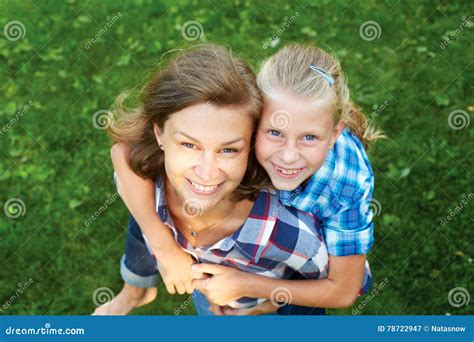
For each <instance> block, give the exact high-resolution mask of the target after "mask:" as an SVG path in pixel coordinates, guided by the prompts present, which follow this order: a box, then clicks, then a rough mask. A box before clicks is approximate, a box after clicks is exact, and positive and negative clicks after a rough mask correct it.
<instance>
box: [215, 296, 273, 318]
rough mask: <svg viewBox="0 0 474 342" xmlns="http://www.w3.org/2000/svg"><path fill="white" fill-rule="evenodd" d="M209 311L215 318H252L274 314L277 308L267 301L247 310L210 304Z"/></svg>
mask: <svg viewBox="0 0 474 342" xmlns="http://www.w3.org/2000/svg"><path fill="white" fill-rule="evenodd" d="M209 310H211V311H212V312H213V313H214V314H215V315H217V316H224V315H225V316H253V315H266V314H269V313H273V312H276V311H277V310H278V307H276V306H275V305H273V304H272V302H271V301H269V300H267V301H265V302H263V303H261V304H258V305H257V306H254V307H253V308H249V309H234V308H231V307H228V306H219V305H216V304H211V306H210V307H209Z"/></svg>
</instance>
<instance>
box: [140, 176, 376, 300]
mask: <svg viewBox="0 0 474 342" xmlns="http://www.w3.org/2000/svg"><path fill="white" fill-rule="evenodd" d="M162 189H164V187H163V179H162V178H161V177H160V178H158V179H157V182H156V211H157V213H158V215H159V216H160V218H161V220H162V221H163V222H164V223H165V224H166V225H167V226H168V227H170V228H171V230H172V231H173V233H174V237H175V240H176V241H177V243H178V244H179V245H180V246H181V248H182V249H183V250H184V251H186V252H188V253H190V254H191V255H193V256H194V258H196V260H198V261H199V262H203V263H212V264H221V265H225V266H230V267H233V268H236V269H238V270H241V271H245V272H251V273H255V274H259V275H263V276H267V277H271V278H280V279H288V278H291V277H292V276H293V275H295V274H300V275H301V276H302V277H303V278H306V279H320V278H326V277H327V275H328V251H327V249H326V245H325V243H324V240H323V236H322V232H321V230H320V228H319V227H318V224H317V221H316V218H315V217H314V215H312V214H310V213H305V212H302V211H300V210H297V209H295V208H293V207H286V206H284V205H283V204H282V203H281V202H280V201H279V199H278V196H277V195H276V193H274V192H270V191H260V192H259V194H258V197H257V199H256V200H255V203H254V205H253V208H252V211H251V213H250V215H249V217H248V218H247V220H246V221H245V222H244V224H243V225H242V226H241V227H240V228H239V229H237V230H236V231H235V232H234V233H233V234H232V235H230V236H228V237H226V238H224V239H222V240H220V241H218V242H216V243H215V244H213V245H211V246H205V247H198V248H194V247H193V246H192V245H191V244H190V243H189V241H187V240H186V238H185V237H184V236H183V235H182V234H181V232H180V231H179V230H178V229H176V227H175V225H174V223H173V220H172V218H171V215H170V214H169V211H168V208H167V204H166V198H165V194H164V191H162ZM145 241H147V240H146V237H145ZM367 271H368V269H367ZM369 283H370V272H366V277H365V280H364V286H363V287H367V286H369ZM263 301H265V299H255V298H241V299H239V300H238V301H237V302H234V303H232V305H231V306H233V307H235V308H248V307H252V306H255V305H257V304H259V303H262V302H263Z"/></svg>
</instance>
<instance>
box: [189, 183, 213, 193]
mask: <svg viewBox="0 0 474 342" xmlns="http://www.w3.org/2000/svg"><path fill="white" fill-rule="evenodd" d="M190 182H191V184H192V185H193V187H194V188H195V189H197V190H199V191H201V192H213V191H214V190H216V189H217V187H218V186H219V185H211V186H206V185H201V184H198V183H195V182H193V181H190Z"/></svg>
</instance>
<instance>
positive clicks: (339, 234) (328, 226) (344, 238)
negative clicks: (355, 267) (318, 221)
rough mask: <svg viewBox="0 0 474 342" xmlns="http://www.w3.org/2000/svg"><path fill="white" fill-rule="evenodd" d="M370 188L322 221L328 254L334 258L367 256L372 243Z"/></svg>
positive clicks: (372, 226)
mask: <svg viewBox="0 0 474 342" xmlns="http://www.w3.org/2000/svg"><path fill="white" fill-rule="evenodd" d="M371 200H372V187H371V186H370V185H369V186H368V187H367V188H366V189H365V191H364V193H363V194H362V196H360V197H359V198H358V199H357V200H355V201H354V202H352V203H350V204H345V205H341V206H340V207H339V208H338V210H337V212H336V213H334V214H333V215H329V216H327V217H326V218H325V219H324V220H323V221H322V228H323V233H324V240H325V241H326V245H327V248H328V252H329V254H331V255H334V256H347V255H357V254H367V253H368V252H369V251H370V248H371V247H372V245H373V243H374V237H373V235H374V225H373V223H372V218H373V212H372V210H371V205H370V204H371Z"/></svg>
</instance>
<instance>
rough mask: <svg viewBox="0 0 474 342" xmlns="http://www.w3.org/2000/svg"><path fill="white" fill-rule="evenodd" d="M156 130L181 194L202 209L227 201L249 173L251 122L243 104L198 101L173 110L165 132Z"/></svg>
mask: <svg viewBox="0 0 474 342" xmlns="http://www.w3.org/2000/svg"><path fill="white" fill-rule="evenodd" d="M155 134H156V137H157V140H158V143H161V144H162V145H163V149H164V156H165V169H166V175H167V177H168V180H169V182H170V184H171V186H172V188H173V189H174V192H175V194H176V195H177V198H178V199H179V200H180V201H182V202H184V203H186V202H187V203H189V204H192V203H194V205H195V206H197V207H198V208H199V210H202V211H208V210H210V209H212V208H214V207H216V206H217V204H219V203H220V202H221V201H223V200H227V199H229V198H230V197H231V195H232V193H233V192H234V190H235V189H236V188H237V187H238V186H239V184H240V182H241V181H242V179H243V177H244V175H245V171H246V169H247V161H248V155H249V150H250V141H251V136H252V120H251V118H250V116H249V115H248V114H247V113H246V112H245V110H243V109H242V108H240V107H230V106H226V107H218V106H215V105H213V104H210V103H201V104H196V105H193V106H190V107H187V108H185V109H183V110H181V111H179V112H177V113H174V114H172V115H171V116H170V117H169V119H168V120H167V121H166V123H165V124H164V128H163V131H162V132H160V130H159V128H158V127H157V126H156V125H155ZM190 201H192V202H190Z"/></svg>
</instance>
